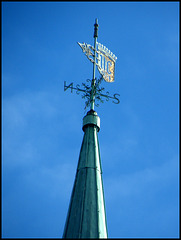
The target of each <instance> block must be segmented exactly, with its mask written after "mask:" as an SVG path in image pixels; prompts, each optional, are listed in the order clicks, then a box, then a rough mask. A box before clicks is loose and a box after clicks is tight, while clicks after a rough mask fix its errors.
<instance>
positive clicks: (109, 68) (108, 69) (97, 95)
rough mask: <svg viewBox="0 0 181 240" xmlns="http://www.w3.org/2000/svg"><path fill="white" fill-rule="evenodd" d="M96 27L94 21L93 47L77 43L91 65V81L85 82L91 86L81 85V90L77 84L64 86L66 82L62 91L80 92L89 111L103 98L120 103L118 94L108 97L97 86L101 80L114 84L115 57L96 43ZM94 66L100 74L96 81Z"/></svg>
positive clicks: (102, 89)
mask: <svg viewBox="0 0 181 240" xmlns="http://www.w3.org/2000/svg"><path fill="white" fill-rule="evenodd" d="M98 26H99V25H98V21H97V19H96V22H95V24H94V47H92V46H91V45H90V44H86V43H79V42H77V43H78V45H79V46H80V47H81V48H82V51H83V52H84V53H85V55H86V56H87V58H88V59H89V60H90V61H91V62H92V63H93V78H92V80H90V79H87V80H86V81H87V82H90V83H91V84H90V85H87V84H85V83H82V87H83V89H81V88H80V85H79V84H77V85H76V87H73V83H70V84H69V85H66V81H64V91H66V90H67V89H69V88H70V89H71V92H73V89H74V90H76V93H77V94H80V92H82V98H84V99H86V102H85V109H86V108H87V107H88V106H90V109H92V110H94V105H95V106H96V107H98V106H99V104H98V103H95V101H96V100H97V101H100V102H101V103H103V102H104V100H103V98H105V99H106V101H109V99H110V98H112V99H113V103H115V104H118V103H119V102H120V101H119V99H118V97H117V96H120V95H119V94H117V93H116V94H114V95H113V96H110V95H109V92H106V94H103V92H104V90H105V88H103V87H100V86H99V85H100V83H101V82H102V80H103V79H104V80H105V81H106V82H114V73H115V62H116V59H117V57H116V56H115V55H114V54H113V53H112V52H111V51H110V50H108V49H107V48H106V47H105V46H103V45H102V44H100V43H98V42H97V38H98ZM96 66H97V68H98V71H99V73H100V74H101V77H100V78H99V79H98V80H97V79H96V77H95V72H96Z"/></svg>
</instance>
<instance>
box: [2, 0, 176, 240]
mask: <svg viewBox="0 0 181 240" xmlns="http://www.w3.org/2000/svg"><path fill="white" fill-rule="evenodd" d="M1 6H2V237H4V238H8V237H11V238H15V237H16V238H24V237H25V238H28V237H31V238H36V237H37V238H40V237H43V238H48V237H52V238H61V237H62V234H63V228H64V224H65V219H66V214H67V210H68V205H69V200H70V194H71V191H72V187H73V182H74V178H75V172H76V167H77V162H78V157H79V151H80V146H81V143H82V139H83V131H82V118H83V117H84V115H85V114H86V112H85V111H84V104H85V103H84V100H83V99H82V98H81V96H78V95H76V93H73V94H72V93H71V92H70V91H68V90H67V91H66V92H64V86H63V85H64V81H66V82H67V83H71V82H74V83H75V84H81V83H82V82H85V81H86V79H91V78H92V70H93V68H92V63H91V62H90V61H89V60H88V59H87V58H86V57H85V56H84V54H83V53H82V50H81V48H80V47H79V46H78V44H77V42H81V43H82V42H86V43H89V44H91V45H93V42H94V39H93V32H94V23H95V18H98V23H99V30H98V42H100V43H101V44H103V45H105V46H106V47H107V48H109V49H110V50H111V51H112V52H113V53H114V54H115V55H116V56H117V61H116V70H115V82H114V83H106V82H103V83H102V86H103V87H105V88H106V90H107V91H109V92H110V94H114V93H119V94H120V103H119V104H118V105H117V104H114V103H112V101H109V102H105V103H104V104H101V105H100V107H98V108H96V109H95V110H96V111H97V113H98V115H99V117H100V119H101V130H100V132H99V133H98V137H99V143H100V151H101V161H102V168H103V184H104V192H105V204H106V215H107V225H108V236H109V237H110V238H117V237H118V238H148V237H151V238H170V237H178V236H179V134H178V132H179V3H178V2H174V1H172V2H2V4H1ZM96 77H97V78H98V77H99V74H98V71H97V72H96Z"/></svg>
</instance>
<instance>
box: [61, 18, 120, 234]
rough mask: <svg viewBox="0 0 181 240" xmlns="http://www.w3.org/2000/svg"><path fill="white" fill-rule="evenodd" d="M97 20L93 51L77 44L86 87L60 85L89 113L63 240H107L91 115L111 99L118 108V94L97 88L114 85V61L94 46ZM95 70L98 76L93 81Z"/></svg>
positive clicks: (96, 120) (97, 124) (97, 121)
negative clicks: (87, 72) (85, 66)
mask: <svg viewBox="0 0 181 240" xmlns="http://www.w3.org/2000/svg"><path fill="white" fill-rule="evenodd" d="M97 38H98V20H97V19H96V21H95V24H94V47H93V46H91V45H90V44H87V43H79V42H78V45H79V46H80V47H81V48H82V51H83V52H84V53H85V55H86V56H87V58H88V59H89V60H90V61H91V62H92V63H93V78H92V80H90V79H87V83H90V82H91V85H88V84H87V83H82V87H83V88H80V85H79V84H77V85H76V87H74V86H73V82H72V83H70V84H69V85H66V81H64V91H66V90H67V89H69V88H70V89H71V92H73V90H76V93H77V94H79V93H82V98H84V99H85V100H86V102H85V109H86V108H87V107H88V106H90V111H89V112H87V115H86V116H85V117H84V118H83V131H84V137H83V141H82V146H81V150H80V155H79V162H78V166H77V172H76V176H75V181H74V186H73V190H72V195H71V199H70V204H69V209H68V213H67V219H66V223H65V227H64V233H63V238H107V224H106V213H105V204H104V190H103V182H102V169H101V159H100V150H99V141H98V136H97V133H98V132H99V130H100V118H99V117H98V115H97V113H96V112H95V111H94V107H95V106H96V107H98V106H99V104H98V103H97V101H99V102H101V103H103V102H104V100H103V99H106V101H108V100H109V99H113V103H115V104H118V103H119V99H118V97H117V96H119V94H114V95H113V96H111V95H109V92H108V91H107V92H106V94H104V93H103V92H104V90H105V88H103V87H100V84H101V82H102V80H103V79H104V80H105V81H106V82H114V75H115V61H116V59H117V57H116V56H115V55H114V54H113V53H112V52H111V51H110V50H109V49H107V48H106V47H105V46H103V45H102V44H100V43H98V42H97ZM96 67H97V69H98V71H99V73H100V74H101V77H100V78H99V79H96V77H95V75H96V74H95V73H96Z"/></svg>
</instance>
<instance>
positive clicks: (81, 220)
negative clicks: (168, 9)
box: [63, 110, 107, 238]
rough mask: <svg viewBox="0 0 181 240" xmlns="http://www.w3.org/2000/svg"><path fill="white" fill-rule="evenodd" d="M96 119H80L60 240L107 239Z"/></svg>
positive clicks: (89, 116)
mask: <svg viewBox="0 0 181 240" xmlns="http://www.w3.org/2000/svg"><path fill="white" fill-rule="evenodd" d="M99 130H100V118H99V116H98V115H97V113H96V112H95V111H93V110H90V111H89V112H88V113H87V115H86V116H85V117H84V118H83V131H84V137H83V141H82V146H81V150H80V155H79V162H78V166H77V172H76V176H75V182H74V186H73V190H72V195H71V200H70V205H69V210H68V214H67V219H66V223H65V228H64V233H63V238H107V226H106V214H105V203H104V190H103V182H102V169H101V161H100V150H99V141H98V136H97V132H98V131H99Z"/></svg>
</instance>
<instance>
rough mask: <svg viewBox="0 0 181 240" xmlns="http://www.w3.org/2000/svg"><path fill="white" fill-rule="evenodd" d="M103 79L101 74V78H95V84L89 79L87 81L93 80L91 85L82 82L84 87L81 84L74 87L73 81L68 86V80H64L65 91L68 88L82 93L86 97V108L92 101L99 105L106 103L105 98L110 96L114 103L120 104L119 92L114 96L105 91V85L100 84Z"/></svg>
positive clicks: (107, 98) (107, 99)
mask: <svg viewBox="0 0 181 240" xmlns="http://www.w3.org/2000/svg"><path fill="white" fill-rule="evenodd" d="M102 80H103V77H102V76H101V77H100V78H99V79H95V82H94V84H92V81H91V80H90V79H87V80H86V82H91V84H90V85H87V84H86V83H82V86H81V87H82V88H83V89H82V88H81V87H80V85H79V84H77V85H76V88H74V87H73V83H71V84H69V85H68V86H66V82H64V91H66V90H67V89H68V88H70V89H71V92H72V90H73V89H74V90H76V94H78V95H80V93H81V92H82V94H81V97H82V98H83V99H86V101H85V108H84V109H85V110H86V108H87V107H89V106H90V105H91V103H92V101H93V102H94V104H95V106H96V107H98V106H99V103H104V99H105V100H106V101H109V100H110V98H112V99H113V100H116V101H113V103H115V104H118V103H119V102H120V101H119V99H118V97H117V96H120V95H119V94H117V93H115V94H114V95H113V96H110V95H109V92H108V91H106V93H104V91H105V88H104V87H100V84H101V82H102Z"/></svg>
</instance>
